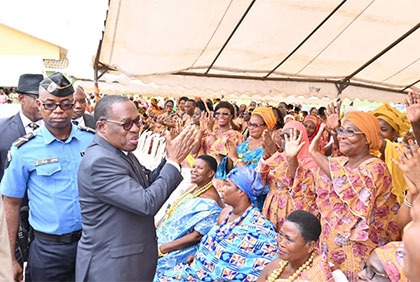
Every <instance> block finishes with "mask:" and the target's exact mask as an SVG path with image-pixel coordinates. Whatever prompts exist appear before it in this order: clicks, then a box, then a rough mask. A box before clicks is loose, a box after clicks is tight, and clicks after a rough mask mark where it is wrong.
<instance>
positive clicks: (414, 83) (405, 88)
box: [401, 79, 420, 92]
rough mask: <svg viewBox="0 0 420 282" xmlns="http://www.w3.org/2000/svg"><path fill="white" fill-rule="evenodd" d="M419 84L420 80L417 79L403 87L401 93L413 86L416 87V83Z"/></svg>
mask: <svg viewBox="0 0 420 282" xmlns="http://www.w3.org/2000/svg"><path fill="white" fill-rule="evenodd" d="M419 82H420V79H418V80H416V81H414V82H413V83H411V84H409V85H407V86H406V87H404V89H403V90H401V92H403V91H405V90H407V89H408V88H411V87H412V86H413V85H416V84H417V83H419Z"/></svg>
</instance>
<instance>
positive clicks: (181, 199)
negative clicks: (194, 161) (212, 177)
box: [160, 181, 213, 228]
mask: <svg viewBox="0 0 420 282" xmlns="http://www.w3.org/2000/svg"><path fill="white" fill-rule="evenodd" d="M212 186H213V183H212V182H211V181H210V182H208V183H207V184H206V185H204V186H201V187H198V188H196V187H194V188H192V189H190V190H188V191H186V192H184V194H182V195H181V196H179V197H178V199H176V200H175V201H174V202H173V203H172V204H171V205H170V206H169V208H168V209H167V210H166V219H165V221H164V222H163V223H162V225H161V227H160V228H163V226H165V225H166V223H167V222H168V220H169V218H170V217H171V216H172V214H173V213H174V212H175V211H176V209H178V208H179V207H180V206H181V205H182V204H183V203H185V202H186V201H188V200H191V199H193V198H196V197H199V196H200V195H201V194H203V193H204V192H206V191H207V190H209V189H210V188H211V187H212ZM194 190H195V192H193V191H194Z"/></svg>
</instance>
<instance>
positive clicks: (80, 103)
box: [71, 86, 96, 129]
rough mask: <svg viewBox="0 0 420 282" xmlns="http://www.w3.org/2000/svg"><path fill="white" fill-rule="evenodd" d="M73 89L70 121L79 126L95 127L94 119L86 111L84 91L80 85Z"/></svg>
mask: <svg viewBox="0 0 420 282" xmlns="http://www.w3.org/2000/svg"><path fill="white" fill-rule="evenodd" d="M75 89H76V90H75V91H74V94H73V95H74V110H73V116H72V117H71V118H72V122H73V123H74V124H76V125H78V126H81V127H90V128H92V129H96V123H95V119H94V118H93V116H92V115H91V114H88V113H86V103H87V100H86V93H85V91H84V89H83V87H82V86H77V87H76V88H75Z"/></svg>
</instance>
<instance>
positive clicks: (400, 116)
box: [373, 103, 411, 137]
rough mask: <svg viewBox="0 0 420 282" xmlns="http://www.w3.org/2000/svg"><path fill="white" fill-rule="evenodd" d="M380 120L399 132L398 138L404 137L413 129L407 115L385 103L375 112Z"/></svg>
mask: <svg viewBox="0 0 420 282" xmlns="http://www.w3.org/2000/svg"><path fill="white" fill-rule="evenodd" d="M373 115H374V116H375V117H377V118H378V119H382V120H384V121H386V122H387V123H388V124H389V125H390V126H392V128H393V129H395V131H396V132H397V135H398V137H403V136H405V135H406V134H407V132H408V131H409V130H410V128H411V124H410V122H409V121H408V118H407V115H406V114H404V113H402V112H400V111H399V110H397V109H396V108H394V107H391V106H390V105H389V104H387V103H385V104H383V105H382V106H380V107H378V108H377V109H376V110H374V111H373Z"/></svg>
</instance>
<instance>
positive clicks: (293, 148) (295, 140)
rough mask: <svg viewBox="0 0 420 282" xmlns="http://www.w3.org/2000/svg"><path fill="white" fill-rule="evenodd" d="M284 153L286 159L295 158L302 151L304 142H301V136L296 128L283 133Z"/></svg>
mask: <svg viewBox="0 0 420 282" xmlns="http://www.w3.org/2000/svg"><path fill="white" fill-rule="evenodd" d="M283 136H284V141H285V145H284V151H285V152H286V157H287V158H296V157H297V155H298V154H299V152H300V150H301V149H302V147H303V145H305V142H301V139H302V134H300V131H299V130H297V129H296V128H293V129H292V130H291V131H290V132H289V133H284V134H283Z"/></svg>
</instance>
